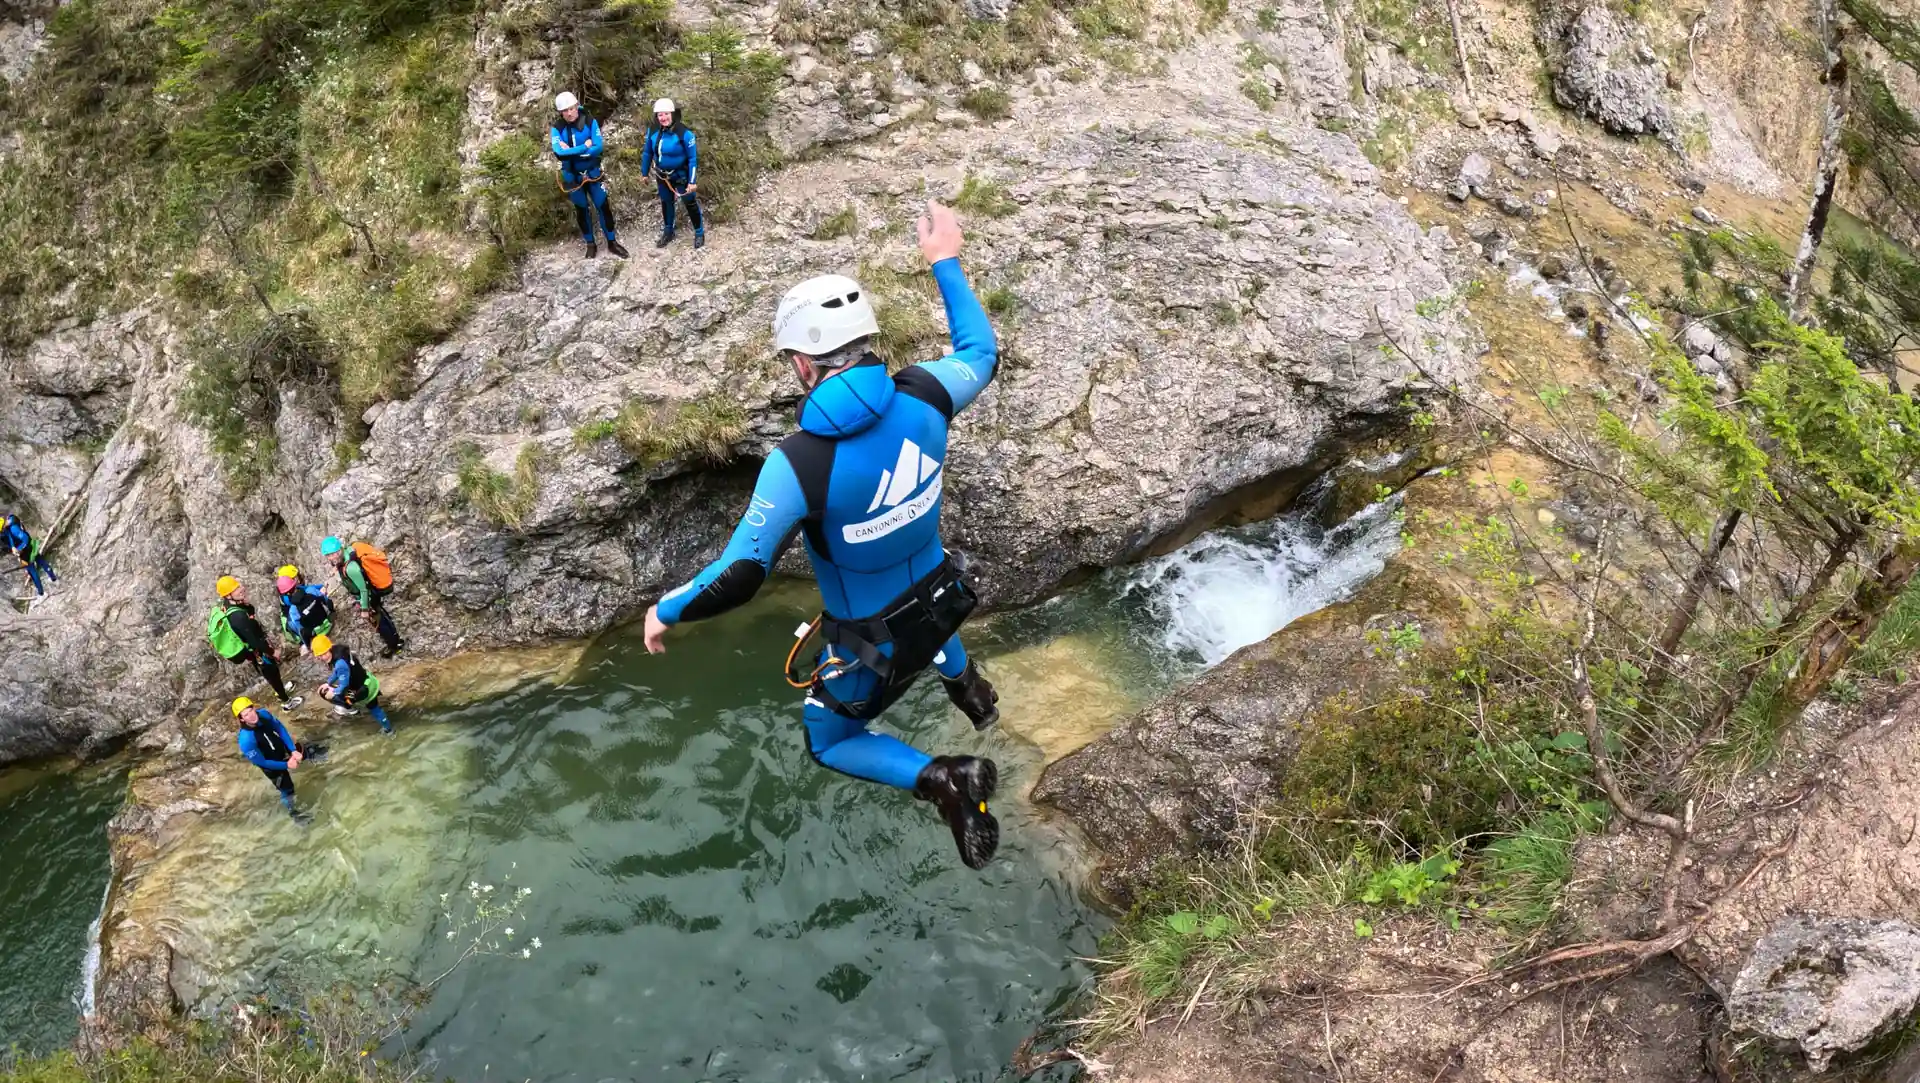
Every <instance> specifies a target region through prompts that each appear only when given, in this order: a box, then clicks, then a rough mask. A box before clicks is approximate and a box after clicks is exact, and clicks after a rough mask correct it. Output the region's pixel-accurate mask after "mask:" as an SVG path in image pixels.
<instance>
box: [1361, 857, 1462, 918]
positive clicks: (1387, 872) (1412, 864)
mask: <svg viewBox="0 0 1920 1083" xmlns="http://www.w3.org/2000/svg"><path fill="white" fill-rule="evenodd" d="M1459 871H1460V862H1459V861H1458V860H1457V859H1455V858H1454V857H1453V856H1452V855H1451V854H1449V853H1439V854H1435V855H1433V856H1432V857H1429V858H1427V859H1425V860H1423V861H1408V862H1401V863H1400V864H1397V865H1389V866H1388V867H1386V868H1384V869H1381V870H1380V871H1379V872H1376V873H1374V874H1373V876H1372V877H1371V878H1370V879H1369V880H1368V881H1367V885H1366V887H1364V888H1362V889H1361V891H1360V901H1361V902H1363V903H1367V904H1369V905H1379V904H1381V903H1386V902H1391V903H1395V904H1398V905H1399V906H1401V907H1404V908H1409V909H1410V908H1413V907H1417V906H1420V905H1421V904H1423V903H1427V902H1430V901H1431V900H1432V898H1433V897H1434V896H1437V895H1439V894H1440V893H1441V892H1442V891H1443V890H1445V888H1446V885H1447V882H1448V881H1449V880H1451V879H1452V878H1453V874H1454V873H1456V872H1459Z"/></svg>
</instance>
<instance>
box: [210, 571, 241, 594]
mask: <svg viewBox="0 0 1920 1083" xmlns="http://www.w3.org/2000/svg"><path fill="white" fill-rule="evenodd" d="M239 589H240V580H238V579H235V578H234V577H233V576H231V575H223V576H221V577H220V578H218V579H216V580H214V581H213V592H214V593H215V594H218V595H219V596H220V597H222V598H225V597H226V596H227V595H229V594H232V593H233V592H234V591H236V590H239Z"/></svg>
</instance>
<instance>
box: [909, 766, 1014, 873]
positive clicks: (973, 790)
mask: <svg viewBox="0 0 1920 1083" xmlns="http://www.w3.org/2000/svg"><path fill="white" fill-rule="evenodd" d="M999 784H1000V769H999V768H997V767H995V766H994V764H993V761H992V760H989V759H981V758H978V757H975V756H935V757H934V758H933V762H932V763H930V764H927V765H926V766H925V767H923V768H921V770H920V777H919V779H918V780H917V781H916V782H915V783H914V786H913V794H914V796H915V797H918V798H920V799H921V800H923V801H931V802H933V804H934V807H935V808H937V809H939V810H940V815H941V817H942V818H944V819H945V820H946V821H947V826H948V827H950V828H952V829H953V844H954V845H955V846H956V847H958V848H959V850H960V860H961V861H962V862H964V863H965V864H966V866H967V867H968V868H970V869H983V868H986V866H987V862H989V861H992V860H993V855H994V851H996V850H998V849H999V848H1000V821H999V820H996V819H994V817H993V813H991V812H988V811H987V798H989V797H992V796H993V791H994V788H995V787H996V786H998V785H999Z"/></svg>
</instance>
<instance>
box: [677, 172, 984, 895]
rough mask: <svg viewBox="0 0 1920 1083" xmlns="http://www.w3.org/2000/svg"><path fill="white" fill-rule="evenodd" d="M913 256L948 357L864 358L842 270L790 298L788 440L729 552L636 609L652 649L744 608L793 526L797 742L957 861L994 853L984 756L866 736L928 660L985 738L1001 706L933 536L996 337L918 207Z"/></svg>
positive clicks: (855, 302)
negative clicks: (947, 342) (802, 548)
mask: <svg viewBox="0 0 1920 1083" xmlns="http://www.w3.org/2000/svg"><path fill="white" fill-rule="evenodd" d="M918 231H919V236H920V251H921V253H922V255H924V256H925V257H926V260H927V263H928V265H929V266H930V267H931V268H932V272H933V279H934V282H936V283H937V284H938V285H939V287H940V296H941V299H942V300H943V301H944V302H945V304H946V312H947V325H948V327H949V328H950V329H951V331H952V335H953V353H952V354H951V355H949V356H947V357H945V358H942V359H940V360H938V361H929V362H925V363H923V364H919V365H913V366H911V367H909V368H907V369H904V370H902V371H901V372H900V373H899V374H897V375H889V374H888V372H887V366H886V364H885V363H884V362H882V361H881V359H880V358H879V357H877V356H875V355H874V353H873V352H872V350H871V349H870V342H871V339H872V337H873V336H874V335H876V334H878V333H879V324H878V322H877V321H876V320H875V317H874V312H873V306H872V304H871V302H870V301H869V299H868V297H867V293H866V291H865V290H863V289H861V287H860V284H859V283H858V282H855V281H854V280H853V279H851V278H847V277H845V276H842V275H824V276H821V277H819V278H813V279H809V280H807V281H805V282H802V283H800V284H799V285H798V286H795V287H794V288H793V289H791V290H789V291H787V294H786V296H785V297H783V298H782V299H781V301H780V307H779V311H778V313H777V314H776V315H775V317H774V321H773V339H774V346H775V348H777V349H778V350H779V351H780V352H781V353H782V354H784V355H785V356H786V358H787V359H788V361H789V362H790V363H791V364H792V365H793V370H794V373H795V374H796V375H797V376H798V377H799V378H800V383H801V385H802V386H804V387H805V388H806V389H807V395H806V398H805V399H804V400H803V401H802V402H801V406H800V431H799V432H796V433H794V434H793V435H791V436H789V437H787V438H786V440H784V441H782V443H781V445H780V447H779V448H778V449H777V450H775V451H774V452H773V454H771V455H769V456H768V457H767V460H766V463H765V464H764V465H763V466H762V467H761V469H760V477H759V480H758V482H757V483H756V484H755V486H754V492H753V497H752V501H751V503H750V504H749V505H748V508H747V511H746V514H745V515H744V516H743V517H742V519H741V520H740V524H739V526H738V527H736V528H735V529H734V532H733V537H732V539H731V540H730V541H729V542H728V544H727V548H726V551H725V552H723V553H721V554H720V558H719V559H718V560H716V561H714V562H713V563H712V564H710V565H708V566H707V567H706V569H705V570H703V571H701V572H700V574H699V575H697V576H695V577H694V578H693V580H692V581H691V582H689V583H687V584H686V585H685V586H683V587H680V588H679V589H678V590H675V591H673V592H672V593H670V594H668V595H666V596H665V597H664V598H662V599H661V600H660V601H659V602H658V603H657V604H655V605H654V606H652V607H651V608H649V609H648V610H647V621H646V644H647V649H648V650H649V651H651V652H654V653H656V654H657V653H660V652H661V651H664V650H665V649H666V644H665V638H664V637H665V635H666V632H667V629H668V628H670V627H672V626H673V625H676V624H681V623H684V622H686V621H694V620H703V619H705V618H708V617H712V616H714V615H716V614H719V613H722V612H725V611H726V610H729V609H732V608H734V607H735V606H738V605H740V604H741V603H743V602H745V601H747V599H749V598H751V597H753V595H754V592H755V591H757V590H758V589H759V588H760V584H761V583H763V582H765V580H766V578H767V575H768V573H769V571H770V570H771V569H772V567H773V565H774V563H775V561H776V560H777V559H778V557H779V554H780V551H781V550H782V548H784V546H785V545H786V544H787V542H788V541H790V540H791V539H792V537H793V535H794V534H795V533H796V532H800V533H802V534H803V535H804V537H805V540H806V546H807V554H808V555H809V556H810V557H811V558H812V559H813V569H814V573H815V578H816V580H817V582H818V584H819V588H820V594H821V597H822V601H823V603H824V606H825V612H824V613H823V614H822V615H821V617H820V618H819V619H818V620H817V621H816V622H815V624H814V625H813V626H811V628H809V629H806V630H804V631H803V638H802V640H801V642H800V643H798V644H796V645H795V648H794V653H795V654H798V653H799V651H800V650H801V648H802V647H803V646H804V645H805V643H806V642H807V640H809V639H811V638H812V633H814V632H817V633H818V634H819V635H820V637H821V638H822V639H823V640H824V643H825V645H824V646H823V647H822V648H821V650H820V652H819V654H818V655H817V661H816V664H815V666H814V669H813V671H812V672H811V673H810V674H806V675H804V676H803V677H801V678H800V679H799V680H795V679H794V676H793V675H792V673H791V662H792V656H789V671H790V672H789V677H788V680H789V681H790V682H792V683H794V685H795V687H804V688H806V690H807V694H806V699H805V706H804V709H803V712H802V718H803V719H804V721H805V723H806V730H807V747H808V750H809V751H810V752H811V753H812V754H813V757H814V759H815V760H817V761H818V762H819V763H820V764H821V765H822V766H825V767H828V768H831V769H833V770H835V771H840V772H843V773H845V774H848V775H852V776H854V777H856V778H862V779H867V780H870V781H873V782H879V783H882V784H885V785H888V786H894V787H897V788H899V789H902V790H907V791H909V792H911V793H913V794H914V795H915V796H916V797H919V798H921V799H922V800H926V801H931V802H933V804H934V805H935V806H936V807H937V808H938V809H939V810H940V814H941V816H942V817H944V818H945V819H946V821H947V824H948V826H949V827H951V828H952V830H953V838H954V843H955V845H956V846H958V848H959V850H960V859H961V860H962V861H964V862H965V863H966V864H967V865H968V866H970V867H972V868H976V869H977V868H981V867H983V866H985V865H986V864H987V862H988V861H990V860H992V859H993V854H994V851H995V849H996V848H997V847H998V846H999V843H1000V825H999V822H998V821H997V820H996V819H995V818H994V816H993V814H992V813H991V812H989V811H988V810H987V799H988V798H989V797H991V796H992V795H993V792H994V789H995V787H996V786H997V785H998V782H999V771H998V769H997V768H996V767H995V765H994V763H993V761H992V760H990V759H985V758H976V757H973V756H937V757H936V756H929V755H927V754H926V753H924V752H921V751H919V750H918V749H916V748H914V747H913V746H911V745H908V744H907V743H906V742H904V741H901V740H900V739H898V738H896V737H893V736H890V735H887V734H882V733H875V732H873V731H872V730H870V729H868V728H867V723H868V722H870V721H872V720H873V719H875V718H878V717H879V716H880V713H881V712H882V711H884V710H886V708H887V707H888V706H889V705H890V704H892V703H893V702H894V701H895V700H897V699H898V698H899V697H900V696H901V695H902V694H903V693H905V692H906V690H907V688H908V687H909V686H910V685H912V683H913V682H914V680H915V679H916V678H917V677H919V675H920V674H921V673H922V672H923V671H924V670H925V669H926V668H927V667H929V666H932V667H934V668H936V669H937V670H938V671H939V674H940V679H941V683H942V684H944V685H945V686H946V691H947V696H948V698H949V699H951V700H952V701H953V703H954V704H955V705H956V706H958V707H959V708H960V710H961V711H962V712H964V713H965V714H966V715H967V717H968V718H969V719H971V720H972V721H973V724H974V726H975V727H976V728H979V729H985V728H986V727H988V726H990V725H992V724H993V723H994V722H995V721H996V720H997V719H998V718H999V717H1000V712H999V709H998V708H997V707H996V706H995V703H996V700H997V699H998V697H997V696H996V694H995V693H994V690H993V686H992V685H991V684H989V683H987V681H986V680H985V679H984V678H983V677H981V675H980V670H979V668H978V667H977V666H976V665H975V664H974V663H973V662H972V661H971V660H970V659H968V657H967V651H966V648H965V647H964V646H962V645H961V643H960V636H959V634H958V632H959V628H960V625H961V623H962V622H963V621H964V620H965V619H966V617H967V615H968V614H969V613H970V612H972V610H973V607H974V604H975V596H974V593H973V590H972V589H971V588H970V587H969V586H968V585H967V583H966V582H965V581H964V580H962V579H961V577H960V575H959V573H958V571H957V569H956V568H955V567H954V564H953V562H952V561H950V560H949V559H948V557H947V553H946V550H945V548H944V547H943V545H942V544H941V541H940V511H941V500H940V496H941V486H942V484H943V479H944V473H945V468H946V457H947V428H948V426H949V425H950V424H951V423H952V421H953V418H954V416H955V415H957V414H958V413H959V412H960V411H962V410H964V409H966V408H967V406H968V404H970V403H972V402H973V401H974V399H975V398H976V397H978V396H979V394H980V392H981V391H982V390H984V389H985V388H986V386H987V382H988V381H989V380H991V379H992V378H993V372H994V366H995V364H996V362H997V360H998V353H997V346H996V344H995V342H994V337H993V328H992V327H991V326H990V325H989V324H988V322H987V314H986V311H985V310H984V309H982V308H981V307H980V302H979V300H978V299H977V298H976V297H974V294H973V290H972V288H971V287H969V286H968V285H967V276H966V273H965V272H964V271H962V270H961V269H960V258H959V257H960V245H961V233H960V224H959V222H958V221H957V220H956V219H955V217H954V214H953V212H952V211H951V210H949V209H947V208H946V207H943V206H940V205H939V204H937V203H929V204H928V205H927V214H926V216H925V217H923V218H921V219H920V221H919V223H918Z"/></svg>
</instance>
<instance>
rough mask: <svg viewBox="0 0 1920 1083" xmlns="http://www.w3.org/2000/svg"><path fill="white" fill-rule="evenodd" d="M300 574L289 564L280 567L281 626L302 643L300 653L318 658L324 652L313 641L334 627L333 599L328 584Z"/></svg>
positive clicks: (277, 583)
mask: <svg viewBox="0 0 1920 1083" xmlns="http://www.w3.org/2000/svg"><path fill="white" fill-rule="evenodd" d="M300 578H301V577H300V575H299V570H298V569H296V568H294V567H293V566H292V565H291V564H289V565H284V566H282V567H281V568H280V575H279V577H278V578H276V579H275V580H274V581H273V587H274V589H275V590H277V591H279V592H280V627H281V628H282V629H283V630H285V632H286V633H287V639H288V640H289V641H290V642H293V643H296V644H298V645H299V647H300V653H302V654H306V653H309V652H311V653H312V654H313V656H314V657H316V658H318V657H320V653H321V652H320V651H318V650H314V648H313V643H314V641H315V640H317V639H324V638H325V637H326V634H327V633H328V632H330V631H332V630H333V600H332V599H330V598H328V597H327V588H325V587H322V586H316V585H313V584H309V583H303V582H301V581H300Z"/></svg>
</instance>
